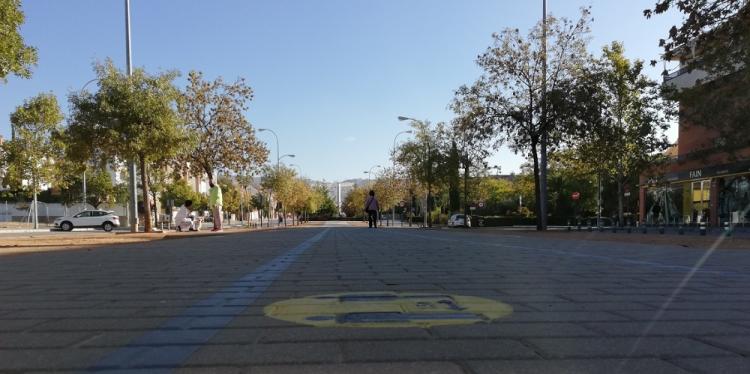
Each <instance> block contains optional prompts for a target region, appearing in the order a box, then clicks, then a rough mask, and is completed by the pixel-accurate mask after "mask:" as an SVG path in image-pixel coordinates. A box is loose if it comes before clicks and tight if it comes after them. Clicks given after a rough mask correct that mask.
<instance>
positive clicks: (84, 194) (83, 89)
mask: <svg viewBox="0 0 750 374" xmlns="http://www.w3.org/2000/svg"><path fill="white" fill-rule="evenodd" d="M98 80H99V78H94V79H91V80H89V81H88V82H86V83H84V84H83V87H81V93H83V91H85V90H86V86H88V85H89V84H91V83H94V82H96V81H98ZM86 166H87V167H86V168H84V169H83V210H86V197H87V194H86V169H87V168H88V165H86Z"/></svg>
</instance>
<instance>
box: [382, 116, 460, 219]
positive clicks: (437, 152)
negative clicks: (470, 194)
mask: <svg viewBox="0 0 750 374" xmlns="http://www.w3.org/2000/svg"><path fill="white" fill-rule="evenodd" d="M411 125H412V127H413V128H414V138H413V139H412V140H410V141H408V142H405V143H402V144H401V145H400V148H399V149H397V150H396V154H395V155H394V156H395V158H396V162H397V163H399V164H400V165H402V166H403V167H404V168H405V169H406V172H407V174H408V175H409V176H410V179H413V180H416V181H417V182H419V184H421V185H422V187H424V189H425V190H426V192H427V205H428V209H427V210H428V215H430V217H429V218H428V220H429V223H430V224H432V217H431V211H432V208H433V206H434V195H433V191H434V187H436V186H438V185H440V184H442V183H443V182H444V181H445V180H446V178H447V175H448V174H449V173H450V170H449V168H446V167H444V165H445V161H446V158H447V157H446V154H445V152H447V149H448V147H446V145H445V143H444V141H445V140H446V139H447V138H446V137H445V136H444V134H445V131H446V130H445V124H443V123H438V124H437V126H436V128H435V129H433V128H432V127H431V124H430V122H429V121H412V124H411Z"/></svg>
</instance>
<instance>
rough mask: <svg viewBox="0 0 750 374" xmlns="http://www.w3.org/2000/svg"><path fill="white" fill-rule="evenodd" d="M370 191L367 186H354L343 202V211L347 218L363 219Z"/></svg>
mask: <svg viewBox="0 0 750 374" xmlns="http://www.w3.org/2000/svg"><path fill="white" fill-rule="evenodd" d="M369 191H370V190H369V189H368V188H367V187H365V186H354V188H352V189H351V190H350V191H349V193H348V194H346V197H344V201H342V202H341V210H342V211H344V214H346V216H347V217H362V216H363V213H364V210H365V200H367V194H368V192H369Z"/></svg>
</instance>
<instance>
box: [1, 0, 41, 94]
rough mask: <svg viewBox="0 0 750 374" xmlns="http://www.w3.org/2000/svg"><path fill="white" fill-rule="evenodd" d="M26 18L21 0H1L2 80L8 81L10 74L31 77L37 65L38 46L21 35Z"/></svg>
mask: <svg viewBox="0 0 750 374" xmlns="http://www.w3.org/2000/svg"><path fill="white" fill-rule="evenodd" d="M24 18H25V17H24V14H23V11H22V10H21V1H20V0H0V82H3V83H5V82H7V79H8V75H15V76H18V77H22V78H29V77H31V66H33V65H36V61H37V53H36V48H34V47H30V46H28V45H26V44H25V43H24V40H23V37H22V36H21V32H20V28H21V25H22V24H23V22H24Z"/></svg>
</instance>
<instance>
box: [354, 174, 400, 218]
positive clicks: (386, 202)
mask: <svg viewBox="0 0 750 374" xmlns="http://www.w3.org/2000/svg"><path fill="white" fill-rule="evenodd" d="M371 188H372V190H373V191H375V197H376V198H377V199H378V203H379V204H380V209H381V210H387V211H390V210H391V207H393V206H396V205H397V204H398V203H399V202H400V201H401V200H403V199H404V196H405V190H404V183H403V178H401V177H399V175H397V174H396V173H395V170H393V169H391V168H386V169H384V170H383V172H382V173H381V174H380V175H379V176H378V178H377V179H376V180H375V182H374V183H373V184H372V186H371ZM368 193H369V191H368ZM362 205H363V206H364V200H363V201H362Z"/></svg>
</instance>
